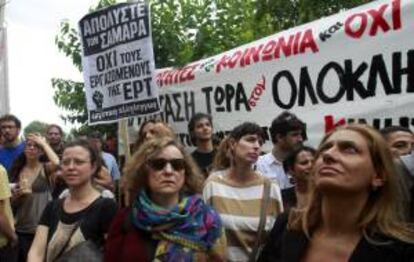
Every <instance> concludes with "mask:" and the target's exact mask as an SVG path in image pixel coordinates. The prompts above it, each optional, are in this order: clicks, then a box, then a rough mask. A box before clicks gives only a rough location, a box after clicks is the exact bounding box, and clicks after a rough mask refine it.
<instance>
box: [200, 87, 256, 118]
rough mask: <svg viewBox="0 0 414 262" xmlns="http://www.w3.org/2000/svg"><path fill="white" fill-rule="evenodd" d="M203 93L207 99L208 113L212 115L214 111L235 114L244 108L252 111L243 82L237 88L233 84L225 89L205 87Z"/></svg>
mask: <svg viewBox="0 0 414 262" xmlns="http://www.w3.org/2000/svg"><path fill="white" fill-rule="evenodd" d="M201 91H202V92H203V93H204V95H205V98H206V105H207V113H211V111H212V109H213V108H214V110H215V111H216V112H233V111H240V110H241V109H242V107H244V109H245V110H246V111H250V106H249V103H248V98H247V96H246V92H245V90H244V87H243V84H242V83H241V82H239V83H237V85H236V87H234V86H233V85H231V84H225V85H224V87H222V86H216V88H214V90H213V87H212V86H207V87H203V88H202V89H201Z"/></svg>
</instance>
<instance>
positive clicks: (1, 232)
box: [0, 165, 17, 261]
mask: <svg viewBox="0 0 414 262" xmlns="http://www.w3.org/2000/svg"><path fill="white" fill-rule="evenodd" d="M10 197H11V191H10V186H9V180H8V177H7V172H6V170H5V169H4V167H3V166H1V165H0V261H14V260H15V257H14V256H15V255H16V252H14V249H13V247H14V246H16V244H17V235H16V233H15V232H14V221H13V214H12V210H11V206H10Z"/></svg>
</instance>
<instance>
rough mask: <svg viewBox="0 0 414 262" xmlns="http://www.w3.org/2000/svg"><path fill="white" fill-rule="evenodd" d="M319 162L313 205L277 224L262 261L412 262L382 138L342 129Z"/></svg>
mask: <svg viewBox="0 0 414 262" xmlns="http://www.w3.org/2000/svg"><path fill="white" fill-rule="evenodd" d="M315 159H316V160H315V164H314V170H313V183H314V184H313V189H312V192H311V198H310V200H309V201H310V202H309V205H308V207H307V208H306V209H305V211H303V212H299V211H298V212H296V213H291V214H290V217H289V218H288V219H285V220H284V221H281V220H279V221H277V222H276V225H275V230H274V232H276V233H277V235H278V237H277V238H276V239H274V240H273V241H272V242H271V243H268V244H267V246H266V247H265V249H264V253H263V254H262V256H261V258H260V261H355V262H358V261H413V260H414V231H413V229H412V228H410V227H408V226H407V225H405V224H404V223H403V222H401V221H402V218H401V217H399V212H398V201H399V198H398V192H397V190H396V189H397V182H396V181H397V177H396V176H397V173H396V171H395V167H394V163H393V159H392V156H391V153H390V150H389V148H388V146H387V144H386V142H385V141H384V139H383V138H382V136H381V135H380V134H379V133H378V132H377V131H376V130H374V129H373V128H372V127H369V126H366V125H358V124H353V125H347V126H344V127H341V128H338V129H336V130H335V131H333V132H332V133H329V134H327V135H326V136H325V137H324V138H323V140H322V142H321V144H320V146H319V149H318V152H317V154H316V157H315Z"/></svg>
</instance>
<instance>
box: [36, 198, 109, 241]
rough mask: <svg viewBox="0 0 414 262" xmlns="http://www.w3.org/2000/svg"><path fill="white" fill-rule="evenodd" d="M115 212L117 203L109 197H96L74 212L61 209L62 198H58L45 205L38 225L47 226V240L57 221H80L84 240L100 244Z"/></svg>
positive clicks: (50, 236) (64, 222)
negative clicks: (85, 206)
mask: <svg viewBox="0 0 414 262" xmlns="http://www.w3.org/2000/svg"><path fill="white" fill-rule="evenodd" d="M116 212H117V205H116V203H115V201H114V200H112V199H109V198H103V197H98V198H97V199H96V200H95V201H94V202H92V204H90V205H89V206H88V207H87V208H85V209H83V210H80V211H78V212H75V213H66V212H65V210H64V209H63V199H59V200H54V201H52V202H50V203H49V204H48V205H47V206H46V208H45V210H44V211H43V214H42V217H41V219H40V222H39V225H44V226H47V227H48V228H49V231H48V242H49V241H50V239H51V238H52V236H53V235H54V234H55V233H56V229H57V228H58V224H59V223H63V224H66V225H73V224H75V223H80V229H81V232H82V235H83V237H84V238H85V239H86V240H88V239H90V240H92V241H93V242H95V243H97V244H102V242H103V238H104V234H106V232H107V231H108V229H109V226H110V224H111V222H112V219H113V217H114V216H115V214H116ZM80 221H81V222H80Z"/></svg>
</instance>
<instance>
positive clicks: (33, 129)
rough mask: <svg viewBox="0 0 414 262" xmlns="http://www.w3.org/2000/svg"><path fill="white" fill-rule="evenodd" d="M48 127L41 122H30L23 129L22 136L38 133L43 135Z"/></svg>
mask: <svg viewBox="0 0 414 262" xmlns="http://www.w3.org/2000/svg"><path fill="white" fill-rule="evenodd" d="M48 125H49V124H47V123H44V122H41V121H37V120H35V121H32V122H30V124H28V125H27V126H26V127H25V128H24V130H23V134H24V136H25V137H26V136H27V135H28V134H30V133H39V134H42V135H45V134H46V129H47V126H48Z"/></svg>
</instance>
